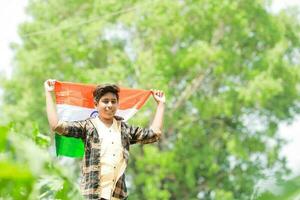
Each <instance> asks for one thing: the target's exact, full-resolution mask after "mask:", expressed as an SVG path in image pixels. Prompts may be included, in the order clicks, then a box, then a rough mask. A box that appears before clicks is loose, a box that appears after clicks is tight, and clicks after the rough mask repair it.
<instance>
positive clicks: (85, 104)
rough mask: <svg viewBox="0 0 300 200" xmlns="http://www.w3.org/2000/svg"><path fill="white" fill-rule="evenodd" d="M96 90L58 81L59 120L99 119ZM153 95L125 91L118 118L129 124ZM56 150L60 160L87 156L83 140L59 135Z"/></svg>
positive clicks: (135, 90) (133, 90) (89, 85)
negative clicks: (95, 99)
mask: <svg viewBox="0 0 300 200" xmlns="http://www.w3.org/2000/svg"><path fill="white" fill-rule="evenodd" d="M95 88H96V85H91V84H81V83H71V82H61V81H56V82H55V89H54V91H55V97H56V107H57V113H58V118H59V120H64V121H77V120H84V119H87V118H89V117H94V116H98V112H97V110H96V109H95V105H94V99H93V90H94V89H95ZM150 95H151V91H149V90H140V89H130V88H123V87H121V88H120V93H119V109H118V110H117V113H116V115H118V116H120V117H123V118H124V120H125V121H127V120H128V119H130V118H131V117H132V116H133V115H134V114H135V113H136V112H137V111H138V110H139V109H140V108H141V107H142V106H143V105H144V104H145V103H146V101H147V100H148V98H149V96H150ZM55 146H56V155H57V156H68V157H82V156H83V154H84V144H83V141H82V140H81V139H77V138H71V137H65V136H61V135H58V134H56V135H55Z"/></svg>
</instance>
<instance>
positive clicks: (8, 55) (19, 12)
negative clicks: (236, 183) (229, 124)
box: [0, 0, 300, 173]
mask: <svg viewBox="0 0 300 200" xmlns="http://www.w3.org/2000/svg"><path fill="white" fill-rule="evenodd" d="M27 2H28V0H9V1H4V0H2V1H0V27H2V31H0V73H1V74H2V73H5V74H6V76H8V77H9V76H11V73H12V67H11V61H12V59H13V52H12V51H11V50H10V48H9V44H10V43H11V42H19V38H18V34H17V26H18V24H20V23H21V22H23V21H25V20H27V19H28V17H26V15H25V11H24V9H25V6H26V5H27ZM294 5H299V6H300V0H274V1H273V4H272V8H271V9H272V10H273V11H274V12H277V11H279V10H280V9H282V8H285V7H287V6H294ZM0 92H1V91H0ZM0 95H1V93H0ZM299 130H300V117H298V118H297V119H296V120H295V122H294V123H292V124H290V125H287V124H282V125H280V128H279V132H280V134H281V135H282V136H283V137H284V138H286V139H287V140H289V141H290V142H289V144H288V145H286V146H285V147H284V148H283V150H282V153H283V154H284V155H286V156H287V159H288V165H289V166H290V167H291V168H292V170H293V171H294V172H299V173H300V133H299Z"/></svg>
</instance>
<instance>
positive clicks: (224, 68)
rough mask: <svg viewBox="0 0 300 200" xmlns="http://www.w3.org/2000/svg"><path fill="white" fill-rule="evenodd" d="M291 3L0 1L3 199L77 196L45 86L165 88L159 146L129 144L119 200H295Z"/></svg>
mask: <svg viewBox="0 0 300 200" xmlns="http://www.w3.org/2000/svg"><path fill="white" fill-rule="evenodd" d="M299 4H300V2H299V1H296V0H294V1H293V0H289V1H283V0H276V1H273V2H272V1H270V0H223V1H214V0H198V1H197V0H160V1H158V0H152V1H150V0H140V1H137V0H128V1H115V0H108V1H101V0H84V1H83V0H47V1H46V0H11V1H1V3H0V16H1V17H0V23H1V24H0V25H1V27H2V31H1V32H0V52H1V54H0V58H1V59H0V74H1V75H0V78H1V81H0V107H1V108H0V119H1V120H0V199H1V200H2V199H3V200H6V199H30V200H31V199H32V200H35V199H81V196H80V192H79V187H78V182H79V177H80V160H79V159H71V158H57V157H56V156H55V149H54V145H53V135H52V134H51V132H50V130H49V127H48V122H47V119H46V112H45V100H44V91H43V82H44V81H45V80H46V79H48V78H53V79H57V80H60V81H70V82H81V83H94V84H96V83H107V82H109V83H117V84H119V85H121V86H125V87H132V88H142V89H151V88H159V89H161V90H164V91H165V93H166V95H167V102H168V103H167V110H166V115H165V122H164V137H163V138H162V140H161V141H160V142H159V143H158V144H153V145H145V146H143V145H136V146H132V148H131V158H130V163H129V167H128V170H127V177H126V180H127V185H128V190H129V199H130V200H143V199H145V200H168V199H171V200H177V199H178V200H179V199H185V200H196V199H203V200H249V199H250V200H254V199H258V200H285V199H287V200H298V199H300V155H299V153H298V152H299V151H300V135H299V130H300V117H299V112H300V93H299V92H300V85H299V83H300V82H299V81H300V68H299V67H300V15H299V14H300V10H299ZM154 106H155V103H154V102H153V100H150V101H149V102H148V103H147V104H146V105H145V106H144V107H143V109H142V110H141V111H139V113H138V114H137V115H136V116H135V117H133V118H132V119H131V121H130V123H132V124H136V125H142V126H147V125H148V124H149V122H150V121H149V119H151V118H152V117H153V108H154Z"/></svg>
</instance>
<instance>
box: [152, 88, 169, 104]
mask: <svg viewBox="0 0 300 200" xmlns="http://www.w3.org/2000/svg"><path fill="white" fill-rule="evenodd" d="M151 92H152V96H153V98H154V100H155V101H156V102H157V103H165V102H166V97H165V94H164V92H163V91H161V90H152V89H151Z"/></svg>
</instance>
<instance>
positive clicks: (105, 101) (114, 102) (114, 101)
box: [102, 100, 117, 104]
mask: <svg viewBox="0 0 300 200" xmlns="http://www.w3.org/2000/svg"><path fill="white" fill-rule="evenodd" d="M102 102H103V103H105V104H108V103H109V100H102ZM116 103H117V101H116V100H111V104H116Z"/></svg>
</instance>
